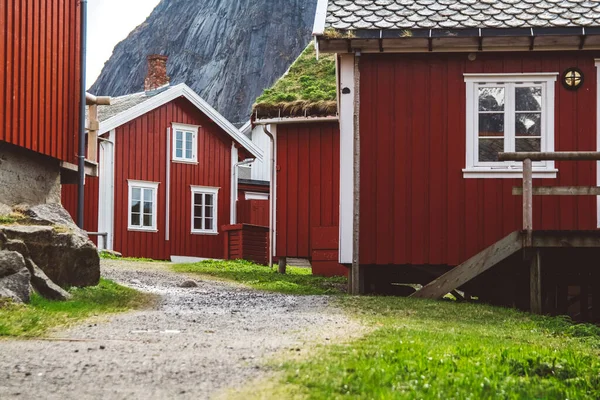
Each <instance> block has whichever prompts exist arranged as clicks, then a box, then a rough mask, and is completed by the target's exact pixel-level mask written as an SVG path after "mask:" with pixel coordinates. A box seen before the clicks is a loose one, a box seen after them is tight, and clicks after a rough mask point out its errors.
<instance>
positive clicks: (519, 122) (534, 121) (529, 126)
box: [515, 113, 542, 136]
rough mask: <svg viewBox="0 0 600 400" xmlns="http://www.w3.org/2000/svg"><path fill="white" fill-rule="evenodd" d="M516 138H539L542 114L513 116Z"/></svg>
mask: <svg viewBox="0 0 600 400" xmlns="http://www.w3.org/2000/svg"><path fill="white" fill-rule="evenodd" d="M515 135H516V136H541V135H542V114H539V113H537V114H517V115H516V116H515Z"/></svg>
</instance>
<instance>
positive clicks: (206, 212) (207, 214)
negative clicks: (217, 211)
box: [204, 207, 213, 218]
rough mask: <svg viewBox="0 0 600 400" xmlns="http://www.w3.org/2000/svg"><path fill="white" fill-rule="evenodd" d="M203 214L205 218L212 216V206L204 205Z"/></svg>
mask: <svg viewBox="0 0 600 400" xmlns="http://www.w3.org/2000/svg"><path fill="white" fill-rule="evenodd" d="M204 216H205V217H207V218H212V217H213V208H212V207H206V208H205V209H204Z"/></svg>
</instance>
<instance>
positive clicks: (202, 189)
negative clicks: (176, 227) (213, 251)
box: [190, 185, 220, 235]
mask: <svg viewBox="0 0 600 400" xmlns="http://www.w3.org/2000/svg"><path fill="white" fill-rule="evenodd" d="M219 189H220V188H218V187H212V186H195V185H190V192H191V195H192V198H191V200H192V203H191V204H192V210H191V221H190V222H191V225H190V230H191V233H192V234H196V235H198V234H200V235H218V234H219V227H218V216H219V215H218V214H219ZM198 193H201V194H210V195H213V196H214V202H213V205H212V207H213V217H212V219H213V229H194V218H195V217H196V215H194V209H195V207H194V206H195V204H194V195H195V194H198ZM201 218H202V223H204V208H202V217H201Z"/></svg>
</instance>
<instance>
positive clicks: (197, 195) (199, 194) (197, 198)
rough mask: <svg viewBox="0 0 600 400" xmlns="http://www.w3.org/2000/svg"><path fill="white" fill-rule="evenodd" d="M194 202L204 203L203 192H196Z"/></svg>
mask: <svg viewBox="0 0 600 400" xmlns="http://www.w3.org/2000/svg"><path fill="white" fill-rule="evenodd" d="M194 204H195V205H197V206H201V205H202V193H194Z"/></svg>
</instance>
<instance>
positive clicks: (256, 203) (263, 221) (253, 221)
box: [237, 199, 270, 227]
mask: <svg viewBox="0 0 600 400" xmlns="http://www.w3.org/2000/svg"><path fill="white" fill-rule="evenodd" d="M269 203H270V202H269V200H242V199H239V200H238V202H237V223H238V224H250V225H258V226H266V227H268V226H269Z"/></svg>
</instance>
